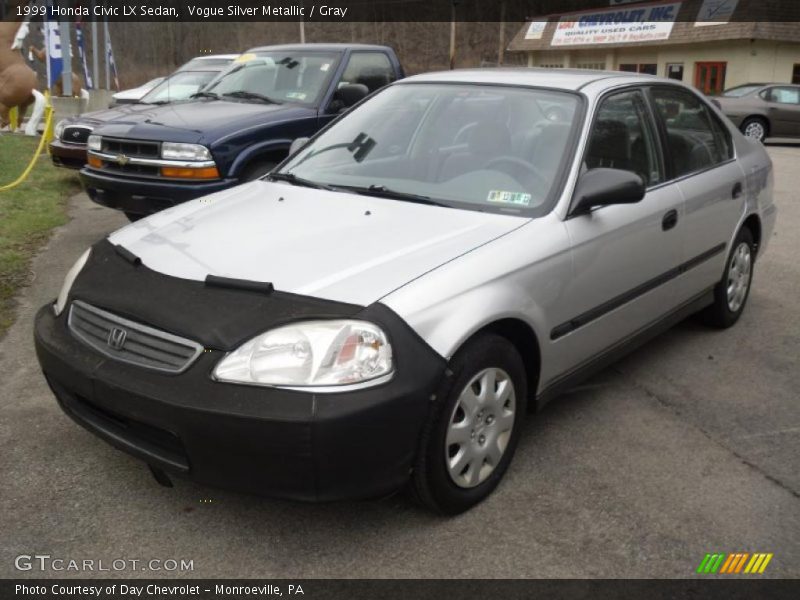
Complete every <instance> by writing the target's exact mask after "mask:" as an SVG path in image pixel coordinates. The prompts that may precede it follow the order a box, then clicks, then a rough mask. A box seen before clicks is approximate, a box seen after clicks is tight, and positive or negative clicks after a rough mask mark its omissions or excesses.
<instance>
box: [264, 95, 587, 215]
mask: <svg viewBox="0 0 800 600" xmlns="http://www.w3.org/2000/svg"><path fill="white" fill-rule="evenodd" d="M578 107H579V98H578V96H577V95H575V94H570V93H566V92H553V91H544V90H538V89H530V88H519V87H501V86H488V85H467V84H457V85H453V84H400V85H395V86H391V87H389V88H386V89H385V90H384V91H382V92H379V93H378V94H377V95H376V96H374V97H373V98H372V99H371V100H369V101H368V102H366V103H365V104H363V105H362V106H360V107H359V108H358V109H356V110H354V111H353V112H351V113H349V114H347V115H346V116H344V117H343V118H342V119H341V120H339V121H337V122H336V123H335V124H334V125H333V126H332V127H331V128H330V129H328V130H327V131H325V132H324V133H323V134H322V135H320V136H319V137H318V138H317V139H316V140H314V142H313V143H311V144H310V145H308V146H306V147H305V148H303V150H302V151H301V152H300V153H299V154H297V155H296V156H295V157H294V158H293V159H292V160H291V161H290V162H288V163H287V164H286V165H285V166H284V167H283V168H282V169H281V171H280V174H279V175H278V176H277V177H276V178H283V179H286V180H287V181H288V180H290V179H289V178H292V179H294V180H295V181H303V182H305V183H306V184H314V185H317V186H320V187H324V186H332V187H334V188H344V189H349V190H352V191H356V192H360V193H365V194H367V195H375V196H380V197H385V198H396V199H398V200H403V199H407V200H409V201H416V202H426V201H427V202H429V203H435V204H443V205H445V206H450V207H453V208H466V209H473V210H482V211H489V212H502V213H510V214H523V215H525V216H539V215H542V214H545V213H547V212H548V211H549V210H550V208H551V204H552V202H550V197H551V195H554V194H555V192H556V191H557V190H555V189H554V188H555V187H556V182H557V181H558V180H559V175H560V174H561V172H562V170H563V168H564V163H565V162H566V160H565V159H566V157H567V156H568V155H569V154H570V152H569V150H570V149H569V148H568V144H569V141H570V139H571V136H570V133H571V131H572V130H573V128H575V127H576V125H577V121H578V120H579V119H578V117H577V113H578ZM403 194H405V195H407V198H403V197H401V195H403Z"/></svg>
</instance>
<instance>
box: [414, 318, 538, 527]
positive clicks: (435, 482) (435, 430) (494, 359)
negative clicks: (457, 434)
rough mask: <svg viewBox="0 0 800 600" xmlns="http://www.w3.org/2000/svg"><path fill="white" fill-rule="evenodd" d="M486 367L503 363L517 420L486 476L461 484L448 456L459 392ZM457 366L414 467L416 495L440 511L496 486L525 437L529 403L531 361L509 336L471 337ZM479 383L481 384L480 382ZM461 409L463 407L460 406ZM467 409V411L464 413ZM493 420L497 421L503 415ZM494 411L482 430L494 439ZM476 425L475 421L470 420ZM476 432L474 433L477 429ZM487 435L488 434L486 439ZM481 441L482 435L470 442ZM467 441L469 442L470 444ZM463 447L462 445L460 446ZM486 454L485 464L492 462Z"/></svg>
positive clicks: (471, 501) (451, 510)
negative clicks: (527, 366) (472, 484)
mask: <svg viewBox="0 0 800 600" xmlns="http://www.w3.org/2000/svg"><path fill="white" fill-rule="evenodd" d="M486 369H501V370H502V371H504V372H505V373H506V374H507V375H508V379H509V380H510V382H511V383H512V384H513V391H514V407H513V408H514V410H513V412H514V421H513V425H512V426H511V429H510V436H507V440H508V441H507V443H506V445H505V450H504V451H503V452H502V455H501V457H500V459H499V461H498V462H497V464H496V465H495V466H494V470H493V471H491V472H490V474H488V476H486V478H485V480H483V481H482V482H481V483H477V485H475V487H461V486H459V485H457V484H456V483H455V481H454V479H453V477H451V475H450V473H449V471H448V466H447V464H446V462H445V460H446V459H445V456H446V454H445V453H446V452H448V451H450V450H452V448H453V447H454V446H452V445H451V447H450V449H447V448H446V443H447V434H448V428H449V426H450V422H451V419H452V418H456V417H455V416H454V415H456V414H458V413H457V406H458V404H459V396H460V394H461V392H462V391H463V390H465V389H466V387H467V385H468V384H469V383H470V381H472V379H473V378H474V377H475V376H476V375H478V374H480V373H482V372H484V371H485V370H486ZM450 370H451V371H452V372H453V376H452V385H451V386H450V387H449V391H448V392H447V395H446V397H444V398H442V399H441V400H440V401H439V402H438V403H437V404H436V406H435V407H434V408H433V413H432V415H431V418H430V420H429V422H428V423H427V424H426V427H425V430H424V431H423V434H422V436H421V439H420V446H419V449H418V451H417V458H416V461H415V465H414V470H413V473H412V480H411V488H412V493H413V495H414V496H415V498H416V499H417V500H418V501H419V502H421V503H422V504H424V505H425V506H427V507H429V508H431V509H433V510H434V511H436V512H439V513H442V514H447V515H455V514H458V513H461V512H463V511H465V510H467V509H469V508H471V507H472V506H474V505H476V504H478V503H479V502H481V501H482V500H484V499H485V498H486V497H487V496H489V494H491V493H492V491H494V489H495V488H496V487H497V485H498V484H499V483H500V480H501V479H502V478H503V475H504V474H505V472H506V470H507V469H508V465H509V463H510V462H511V459H512V457H513V456H514V450H515V449H516V446H517V442H518V441H519V436H520V431H521V428H522V424H523V420H524V416H525V414H526V412H527V411H526V404H527V394H528V389H527V381H526V377H525V367H524V364H523V362H522V358H521V357H520V355H519V353H518V352H517V350H516V349H515V348H514V346H513V345H512V344H511V343H510V342H509V341H508V340H507V339H505V338H503V337H501V336H499V335H496V334H493V333H485V334H480V335H478V336H477V337H475V338H474V339H472V340H471V341H470V342H468V343H467V344H466V345H465V346H464V347H463V348H462V349H461V350H459V351H458V353H456V355H455V356H454V357H453V359H452V360H451V361H450ZM478 385H479V384H478ZM458 410H461V409H460V408H459V409H458ZM462 414H463V413H462ZM492 421H493V422H494V425H495V426H496V427H497V426H499V424H500V421H499V419H498V420H495V417H494V416H492ZM488 422H489V420H488V415H487V416H485V417H484V422H483V423H482V424H481V425H482V429H479V431H480V432H484V431H485V432H487V434H486V435H487V436H488V439H489V440H494V439H495V438H494V437H493V436H492V435H490V434H489V433H488V428H489V426H490V425H489V424H488ZM469 426H470V427H471V426H472V425H469ZM472 431H473V436H474V431H475V429H473V430H472ZM486 439H487V438H486V437H484V440H486ZM474 443H477V440H475V441H474V442H473V441H469V442H466V444H474ZM466 444H465V446H466ZM459 448H460V447H459ZM480 460H481V468H483V467H484V465H486V464H487V463H484V462H483V460H485V459H480Z"/></svg>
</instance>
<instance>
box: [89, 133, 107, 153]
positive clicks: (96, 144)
mask: <svg viewBox="0 0 800 600" xmlns="http://www.w3.org/2000/svg"><path fill="white" fill-rule="evenodd" d="M86 147H87V148H88V149H89V150H94V151H96V152H100V150H102V149H103V138H102V137H100V136H99V135H90V136H89V137H88V138H87V140H86Z"/></svg>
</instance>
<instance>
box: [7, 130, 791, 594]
mask: <svg viewBox="0 0 800 600" xmlns="http://www.w3.org/2000/svg"><path fill="white" fill-rule="evenodd" d="M769 152H770V154H771V156H772V158H773V160H774V162H775V168H776V200H777V204H778V206H779V215H778V224H777V227H776V231H775V234H774V237H773V239H772V240H771V242H770V247H769V249H768V251H767V252H766V254H765V255H764V256H762V257H760V258H759V260H758V262H757V263H756V269H755V277H754V282H753V291H752V294H751V296H750V299H749V304H748V307H747V310H746V311H745V314H744V315H743V317H742V319H741V320H740V321H739V323H738V324H737V325H736V326H735V327H734V328H732V329H729V330H726V331H714V330H710V329H707V328H705V327H703V326H702V325H700V324H698V323H697V322H696V321H694V320H688V321H686V322H684V323H682V324H681V325H678V326H677V327H675V328H674V329H672V330H671V331H670V332H668V333H666V334H665V335H662V336H661V337H659V338H658V339H656V340H654V341H652V342H650V343H649V344H647V345H646V346H644V347H643V348H641V349H640V350H638V351H637V352H636V353H635V354H634V355H632V356H630V357H628V358H626V359H624V360H622V361H621V362H619V363H617V364H615V365H614V366H613V367H611V368H609V369H608V370H606V371H605V372H603V373H602V374H600V375H599V376H597V377H595V378H593V379H592V380H590V381H589V382H587V384H586V385H584V386H581V387H580V388H579V389H577V390H574V391H573V392H571V393H569V394H567V395H566V396H564V397H563V398H561V399H559V400H558V401H556V402H554V403H552V404H550V405H549V406H548V407H546V408H545V410H544V411H543V412H542V413H540V414H538V415H532V416H531V417H530V418H529V419H528V422H527V424H526V426H525V430H524V435H523V439H522V441H521V444H520V446H519V449H518V451H517V455H516V457H515V459H514V462H513V464H512V466H511V469H510V471H509V472H508V474H507V476H506V478H505V481H504V482H503V483H502V485H501V486H500V488H499V489H498V490H497V491H496V493H495V494H494V495H493V496H492V497H491V498H490V499H489V500H487V501H486V502H484V503H483V504H482V505H480V506H478V507H476V508H475V509H473V510H472V511H470V512H468V513H466V514H463V515H461V516H458V517H455V518H449V519H447V518H440V517H437V516H434V515H431V514H429V513H427V512H425V511H424V510H423V509H420V508H417V507H416V506H415V505H413V504H412V503H411V502H410V501H409V500H408V499H406V498H405V497H404V496H402V495H397V496H393V497H390V498H386V499H383V500H380V501H371V502H351V503H336V504H323V505H311V504H298V503H291V502H283V501H275V500H269V499H263V498H258V497H253V496H246V495H240V494H235V493H228V492H220V491H217V490H212V489H209V488H205V487H202V486H199V485H195V484H192V483H190V482H186V481H180V480H178V481H176V482H175V487H174V488H172V489H168V488H163V487H160V486H158V485H157V484H156V483H155V481H154V480H153V478H152V476H151V475H150V473H149V472H148V471H147V469H146V468H145V467H144V465H143V464H142V463H140V462H139V461H137V460H135V459H133V458H131V457H129V456H127V455H125V454H123V453H121V452H119V451H117V450H115V449H113V448H112V447H110V446H108V445H106V444H105V443H104V442H102V441H101V440H100V439H98V438H96V437H95V436H93V435H91V434H89V433H88V432H86V431H85V430H83V429H82V428H80V427H78V426H77V425H75V424H74V423H73V422H72V421H70V420H69V419H68V418H67V417H66V416H65V415H63V414H62V412H61V411H60V409H59V408H58V407H57V405H56V403H55V400H54V399H53V397H52V395H51V393H50V391H49V390H48V388H47V385H46V384H45V381H44V379H43V378H42V376H41V373H40V371H39V367H38V364H37V362H36V358H35V355H34V350H33V344H32V322H33V315H34V312H35V311H36V309H37V308H38V307H39V306H41V305H43V304H44V303H46V302H47V301H49V300H51V299H52V298H53V297H54V296H55V295H56V294H57V292H58V289H59V287H60V286H61V282H62V280H63V276H64V273H65V272H66V270H67V269H68V268H69V266H70V265H71V264H72V263H73V262H74V260H75V259H76V258H77V257H78V256H79V255H80V253H81V252H82V251H83V250H84V249H85V248H86V247H87V246H88V245H89V244H91V243H92V242H94V241H95V240H97V239H99V238H100V237H102V236H103V235H105V234H106V233H108V232H110V231H113V230H114V229H116V228H117V227H119V226H121V225H123V224H124V223H125V221H124V218H122V217H121V216H120V215H119V214H118V213H116V212H114V211H111V210H108V209H104V208H100V207H98V206H95V205H93V204H92V203H91V202H89V201H88V199H86V197H85V196H82V195H81V196H77V197H75V198H74V199H73V200H72V202H71V208H70V210H71V216H72V220H71V221H70V223H69V224H67V225H65V226H64V227H62V228H60V229H58V230H57V231H56V232H55V234H54V235H53V237H52V238H51V240H50V242H49V243H48V245H47V247H45V248H44V249H43V250H42V251H41V253H40V254H39V255H38V256H37V258H36V259H35V261H34V263H33V266H32V283H31V285H30V286H29V287H28V288H26V289H25V290H23V291H22V293H21V296H20V299H19V310H18V320H17V322H16V323H15V324H14V326H13V327H12V328H11V330H10V331H9V332H8V334H7V336H6V337H5V338H4V339H3V340H0V577H43V576H44V577H64V576H67V577H87V576H103V577H108V576H120V577H153V576H156V577H161V576H174V577H202V578H205V577H265V578H270V577H285V578H305V577H412V578H415V577H458V578H462V577H481V578H482V577H486V578H494V577H691V576H694V572H695V569H696V568H697V566H698V565H699V563H700V561H701V560H702V559H703V557H704V555H705V554H706V553H707V552H770V553H773V554H774V557H773V559H772V561H771V562H770V564H769V566H768V568H767V570H766V572H765V574H764V575H763V576H764V577H766V576H771V577H798V576H800V469H798V467H799V466H800V402H799V401H798V396H800V393H799V392H800V368H798V362H799V359H800V260H798V257H799V256H800V234H798V231H800V195H799V194H798V190H800V169H798V165H800V147H798V146H791V145H772V146H770V147H769ZM365 450H366V451H368V449H365ZM34 554H40V555H41V554H47V555H50V556H51V558H58V559H64V560H65V561H69V560H75V561H84V560H92V561H95V562H94V563H93V566H94V568H95V571H89V572H76V571H67V570H62V571H55V570H46V571H45V572H41V571H39V570H38V569H37V568H34V569H32V570H29V571H19V570H17V569H16V568H15V558H16V557H17V556H20V555H34ZM117 559H123V560H125V561H127V562H126V566H125V567H124V569H123V570H120V571H114V570H111V571H104V572H99V571H97V570H96V569H97V568H98V565H99V561H103V565H104V566H105V567H106V568H110V565H111V564H112V561H113V560H117ZM153 559H155V560H160V561H162V563H160V564H162V565H164V564H165V561H168V560H177V561H178V562H180V560H181V559H183V560H191V561H192V565H193V570H191V571H189V570H184V571H181V570H180V569H178V570H175V571H166V570H163V569H164V568H165V567H164V566H162V570H161V571H157V572H154V571H143V570H141V569H142V564H143V563H142V562H139V563H131V562H130V561H133V560H137V561H150V560H153ZM23 564H24V563H23ZM58 564H61V563H58ZM117 564H118V565H119V564H121V563H117ZM133 564H135V565H136V566H132V565H133ZM166 564H167V565H171V563H166ZM65 565H69V562H65V563H63V565H62V566H65Z"/></svg>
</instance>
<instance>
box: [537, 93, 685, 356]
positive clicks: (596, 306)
mask: <svg viewBox="0 0 800 600" xmlns="http://www.w3.org/2000/svg"><path fill="white" fill-rule="evenodd" d="M598 167H606V168H614V169H623V170H627V171H633V172H635V173H637V174H639V175H641V176H642V178H643V179H644V181H645V182H646V184H647V187H648V189H647V193H646V195H645V197H644V198H643V199H642V200H641V201H640V202H638V203H636V204H619V205H611V206H603V207H599V208H596V209H594V210H592V211H591V212H590V213H589V214H582V215H577V216H573V217H571V218H569V219H567V221H565V226H566V229H567V232H568V234H569V237H570V245H571V247H572V260H573V277H572V279H571V281H570V282H569V284H568V289H566V290H565V291H564V293H563V295H562V298H563V299H564V300H563V302H562V305H561V306H560V307H559V309H558V315H557V319H558V321H559V322H558V324H556V325H555V327H554V328H553V330H552V331H551V332H550V338H551V340H552V341H553V349H554V350H555V351H556V352H557V353H558V359H559V363H560V367H562V368H563V370H569V369H570V368H575V367H577V366H579V365H580V363H582V362H584V361H587V360H589V359H591V358H592V357H593V356H596V355H597V354H598V353H600V352H602V351H603V350H605V349H607V348H608V347H609V346H612V345H614V344H615V343H617V342H619V341H620V340H623V339H625V338H627V337H630V336H632V335H633V334H635V333H636V332H638V331H639V330H641V329H642V328H644V327H646V326H647V325H649V324H651V323H653V322H654V321H657V320H658V319H659V317H661V316H662V315H664V314H666V313H667V312H669V311H670V310H672V309H673V308H674V306H675V296H676V295H675V287H674V286H675V281H674V279H670V278H669V274H670V273H671V272H673V270H674V269H675V268H676V267H677V266H678V265H679V264H680V262H681V260H682V256H683V237H684V224H683V212H684V209H683V198H682V196H681V193H680V191H679V189H678V188H677V186H676V185H674V184H672V183H668V182H666V180H665V168H664V164H663V158H662V155H661V150H660V144H659V138H658V135H657V132H656V128H655V123H654V119H653V115H652V113H651V111H650V109H649V107H648V104H647V101H646V99H645V94H644V91H643V90H642V89H640V88H638V87H635V88H626V89H624V90H621V91H617V92H613V93H611V94H610V95H607V96H605V97H604V98H603V99H601V101H600V103H599V105H598V109H597V111H596V113H595V116H594V120H593V122H592V133H591V134H590V138H589V142H588V144H587V149H586V153H585V155H584V167H583V168H584V169H593V168H598Z"/></svg>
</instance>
